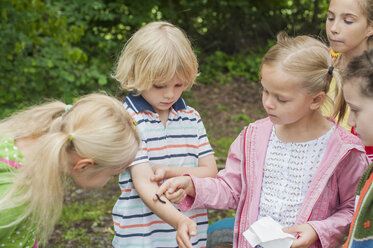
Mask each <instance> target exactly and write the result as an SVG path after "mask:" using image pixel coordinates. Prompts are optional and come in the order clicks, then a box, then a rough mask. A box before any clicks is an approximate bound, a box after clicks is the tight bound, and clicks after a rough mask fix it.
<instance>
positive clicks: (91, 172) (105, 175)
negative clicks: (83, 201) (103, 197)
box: [70, 164, 128, 189]
mask: <svg viewBox="0 0 373 248" xmlns="http://www.w3.org/2000/svg"><path fill="white" fill-rule="evenodd" d="M127 166H128V164H125V165H120V166H117V167H110V168H106V169H102V170H99V171H97V169H95V168H93V167H94V165H88V166H86V167H85V168H82V169H79V170H73V171H72V172H71V174H70V176H71V178H72V179H73V181H74V183H75V184H76V185H77V186H78V187H79V188H84V189H94V188H99V187H102V186H104V185H105V184H106V183H107V182H109V181H110V180H111V179H113V178H114V177H115V176H116V175H118V174H120V173H122V172H123V171H124V170H125V169H126V168H127Z"/></svg>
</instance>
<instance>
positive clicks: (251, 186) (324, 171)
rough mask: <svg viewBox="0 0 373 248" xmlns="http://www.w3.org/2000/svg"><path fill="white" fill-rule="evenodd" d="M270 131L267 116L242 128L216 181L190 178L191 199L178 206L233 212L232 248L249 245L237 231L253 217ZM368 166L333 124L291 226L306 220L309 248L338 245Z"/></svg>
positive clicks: (358, 145) (357, 147)
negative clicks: (312, 235) (312, 233)
mask: <svg viewBox="0 0 373 248" xmlns="http://www.w3.org/2000/svg"><path fill="white" fill-rule="evenodd" d="M272 127H273V124H272V123H271V122H270V120H269V119H268V118H266V119H262V120H259V121H256V122H255V123H253V124H250V126H248V127H247V128H245V129H244V130H243V131H242V132H241V134H240V135H239V136H238V137H237V138H236V140H235V141H234V142H233V143H232V145H231V147H230V149H229V153H228V158H227V162H226V167H225V169H224V170H221V171H220V172H219V174H218V176H217V178H196V177H192V179H193V183H194V185H195V188H196V197H195V198H192V197H187V198H186V199H185V200H184V201H183V202H182V203H180V204H179V207H180V209H181V210H182V211H185V210H189V209H191V208H215V209H237V212H236V220H235V229H234V240H233V242H234V243H233V246H234V247H245V248H250V247H251V246H250V244H249V243H248V242H247V241H246V239H245V238H244V236H243V235H242V233H243V232H244V231H245V230H247V229H248V228H249V226H250V225H251V224H252V223H254V222H255V221H256V220H257V218H258V212H259V203H260V194H261V187H262V177H263V168H264V163H265V156H266V150H267V146H268V141H269V137H270V134H271V131H272ZM367 167H368V159H367V157H366V155H365V152H364V147H363V146H362V145H361V143H360V140H359V139H358V138H357V137H355V136H354V135H352V134H350V133H349V132H348V131H346V130H345V129H344V128H343V127H340V126H336V128H335V130H334V132H333V133H332V134H331V137H330V140H329V142H328V145H327V148H326V151H325V156H324V158H323V159H322V162H321V164H320V166H319V168H318V169H317V171H316V174H315V177H314V178H313V180H312V182H311V184H310V188H309V190H308V192H307V194H306V197H305V200H304V202H303V205H302V206H301V209H300V210H299V212H298V215H297V220H296V225H299V224H302V223H307V222H308V223H309V224H310V225H312V227H313V228H314V229H315V230H316V232H317V234H318V235H319V240H318V241H317V242H315V243H314V244H313V245H312V246H311V247H312V248H316V247H330V248H331V247H333V248H334V247H337V246H338V244H342V242H343V237H344V236H345V235H346V234H347V232H348V227H349V224H350V223H351V221H352V217H353V211H354V203H355V189H356V186H357V183H358V181H359V178H360V177H361V175H362V174H363V172H364V170H365V169H366V168H367Z"/></svg>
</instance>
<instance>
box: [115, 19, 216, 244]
mask: <svg viewBox="0 0 373 248" xmlns="http://www.w3.org/2000/svg"><path fill="white" fill-rule="evenodd" d="M197 73H198V63H197V59H196V56H195V54H194V52H193V50H192V47H191V44H190V41H189V40H188V39H187V37H186V35H185V34H184V33H183V32H182V31H181V30H180V29H179V28H177V27H176V26H174V25H172V24H170V23H167V22H152V23H149V24H147V25H145V26H144V27H142V28H140V29H139V30H138V31H137V32H136V33H135V34H134V35H133V36H132V37H131V38H130V40H129V41H128V42H127V44H126V45H125V47H124V49H123V52H122V54H121V56H120V58H119V61H118V64H117V68H116V72H115V75H114V77H115V78H116V79H117V80H118V81H119V82H120V84H121V86H122V88H123V89H124V90H127V91H129V94H128V96H127V97H126V99H125V102H124V106H125V108H126V109H127V110H128V112H129V113H130V115H131V116H132V118H133V119H134V120H135V121H136V122H137V124H138V129H139V132H140V136H141V140H142V147H141V150H140V151H139V152H138V154H137V155H136V158H135V161H134V162H133V163H132V164H131V165H130V167H129V168H128V170H127V171H126V172H125V173H122V174H121V175H120V177H119V185H120V188H121V191H122V194H121V196H120V197H119V199H118V201H117V203H116V204H115V206H114V209H113V221H114V227H115V237H114V240H113V246H114V247H135V246H136V247H177V243H182V244H183V245H184V246H185V247H192V246H193V247H205V246H206V236H207V228H208V222H207V212H206V210H192V211H188V212H184V213H183V214H185V216H184V215H183V214H181V213H180V212H179V211H178V209H176V208H175V207H174V205H172V204H171V203H170V202H169V201H168V200H167V199H166V198H164V197H163V196H162V197H161V198H162V199H161V198H160V199H161V200H160V201H153V196H154V194H155V192H156V190H157V189H158V185H157V182H158V181H161V180H163V179H167V178H170V177H174V176H180V175H183V174H185V173H189V174H192V175H194V176H197V177H215V176H216V173H217V167H216V162H215V158H214V155H213V150H212V148H211V146H210V143H209V141H208V138H207V136H206V130H205V128H204V125H203V123H202V120H201V117H200V115H199V114H198V112H197V111H196V110H195V109H193V108H191V107H189V106H187V105H186V103H185V102H184V100H183V99H182V98H181V94H182V92H183V91H184V90H186V89H188V88H190V87H191V86H192V85H193V84H194V82H195V79H196V76H197ZM158 197H160V196H158ZM157 215H158V216H159V217H158V216H157ZM186 216H187V217H186ZM162 219H163V220H164V221H163V220H162ZM192 220H193V221H194V222H195V223H194V222H193V221H192ZM167 223H169V224H167ZM170 225H171V226H170ZM175 229H177V230H178V231H177V232H176V230H175ZM180 233H181V234H183V233H184V234H185V235H180ZM190 236H194V237H192V238H191V240H189V237H190Z"/></svg>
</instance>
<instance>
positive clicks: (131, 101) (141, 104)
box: [124, 93, 187, 113]
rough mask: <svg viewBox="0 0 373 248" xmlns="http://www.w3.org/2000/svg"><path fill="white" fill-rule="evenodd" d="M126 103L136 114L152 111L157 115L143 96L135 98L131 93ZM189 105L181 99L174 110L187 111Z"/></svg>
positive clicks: (174, 106) (175, 104)
mask: <svg viewBox="0 0 373 248" xmlns="http://www.w3.org/2000/svg"><path fill="white" fill-rule="evenodd" d="M124 102H125V103H126V104H127V105H128V106H129V107H130V108H131V109H133V111H135V112H136V113H138V112H141V111H145V110H150V111H152V112H153V113H156V112H155V111H154V109H153V107H152V105H150V104H149V103H148V102H147V101H146V100H145V99H144V98H143V97H142V96H141V95H138V96H134V95H133V94H132V93H129V94H128V96H127V97H126V99H125V100H124ZM186 107H187V105H186V103H185V101H184V99H183V98H181V97H180V98H179V99H178V100H177V101H176V102H175V103H174V104H173V105H172V108H173V109H174V110H175V111H179V110H182V109H186Z"/></svg>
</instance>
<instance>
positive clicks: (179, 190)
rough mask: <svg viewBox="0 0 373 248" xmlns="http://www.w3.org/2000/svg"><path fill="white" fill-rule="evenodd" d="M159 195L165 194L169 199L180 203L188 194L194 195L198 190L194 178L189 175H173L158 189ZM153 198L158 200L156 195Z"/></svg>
mask: <svg viewBox="0 0 373 248" xmlns="http://www.w3.org/2000/svg"><path fill="white" fill-rule="evenodd" d="M156 194H158V195H159V196H161V195H163V194H164V195H165V196H166V197H167V199H168V200H170V201H172V202H174V203H180V202H181V201H182V200H184V198H185V197H186V195H190V196H192V197H194V196H195V195H196V191H195V188H194V184H193V181H192V179H191V178H190V177H189V176H182V177H173V178H170V179H168V180H167V181H166V182H164V183H163V184H162V185H161V186H160V187H159V188H158V190H157V192H156ZM153 200H155V201H156V200H157V197H156V196H155V195H154V196H153Z"/></svg>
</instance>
